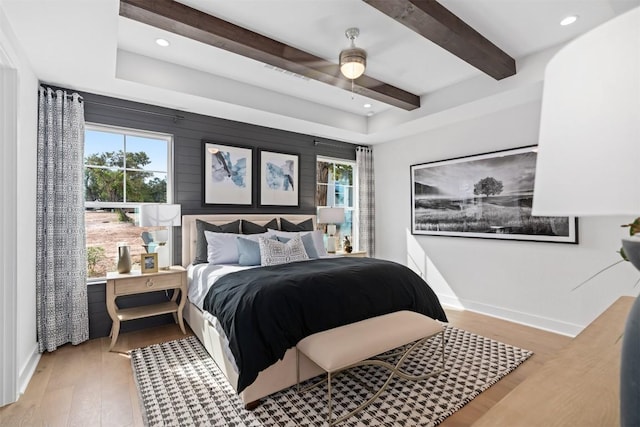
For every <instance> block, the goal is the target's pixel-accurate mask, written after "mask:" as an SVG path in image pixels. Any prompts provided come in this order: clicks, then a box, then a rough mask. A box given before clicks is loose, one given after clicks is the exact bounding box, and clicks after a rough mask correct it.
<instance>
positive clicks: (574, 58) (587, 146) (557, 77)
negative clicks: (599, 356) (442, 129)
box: [532, 8, 640, 426]
mask: <svg viewBox="0 0 640 427" xmlns="http://www.w3.org/2000/svg"><path fill="white" fill-rule="evenodd" d="M532 213H533V214H534V215H550V216H562V215H570V216H595V215H630V216H631V218H636V217H638V215H640V8H636V9H633V10H631V11H629V12H627V13H625V14H623V15H620V16H618V17H616V18H614V19H612V20H610V21H609V22H606V23H604V24H603V25H601V26H599V27H597V28H595V29H594V30H592V31H590V32H588V33H586V34H584V35H583V36H581V37H579V38H577V39H575V40H574V41H572V42H570V43H569V44H568V45H567V46H565V47H564V48H562V49H561V50H560V51H559V52H558V53H557V54H556V56H555V57H553V59H551V61H550V62H549V64H548V65H547V69H546V72H545V79H544V92H543V97H542V115H541V119H540V141H539V146H538V160H537V165H536V177H535V187H534V194H533V212H532ZM630 222H631V221H630ZM623 246H624V251H625V253H626V255H627V257H628V258H629V260H630V261H632V262H633V264H634V266H636V268H638V269H639V270H640V238H638V237H635V236H634V237H629V238H625V239H624V240H623ZM620 386H621V388H620V421H621V423H620V424H621V425H623V426H627V425H628V426H632V425H640V411H638V408H640V299H636V302H635V303H634V305H633V307H632V309H631V313H630V314H629V317H628V319H627V324H626V329H625V333H624V336H623V346H622V363H621V374H620Z"/></svg>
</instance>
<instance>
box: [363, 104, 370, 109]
mask: <svg viewBox="0 0 640 427" xmlns="http://www.w3.org/2000/svg"><path fill="white" fill-rule="evenodd" d="M363 107H364V108H371V104H364V105H363Z"/></svg>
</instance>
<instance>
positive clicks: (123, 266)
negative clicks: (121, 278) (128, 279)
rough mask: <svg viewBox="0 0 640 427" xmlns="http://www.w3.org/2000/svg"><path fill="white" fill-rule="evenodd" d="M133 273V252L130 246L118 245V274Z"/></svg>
mask: <svg viewBox="0 0 640 427" xmlns="http://www.w3.org/2000/svg"><path fill="white" fill-rule="evenodd" d="M130 271H131V252H130V250H129V245H127V244H126V243H118V273H120V274H125V273H129V272H130Z"/></svg>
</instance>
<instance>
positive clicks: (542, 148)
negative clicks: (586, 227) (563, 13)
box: [533, 8, 640, 217]
mask: <svg viewBox="0 0 640 427" xmlns="http://www.w3.org/2000/svg"><path fill="white" fill-rule="evenodd" d="M639 172H640V8H636V9H634V10H631V11H629V12H627V13H625V14H623V15H620V16H618V17H616V18H614V19H612V20H610V21H608V22H606V23H604V24H603V25H601V26H599V27H597V28H596V29H594V30H592V31H590V32H588V33H586V34H584V35H583V36H581V37H579V38H577V39H576V40H574V41H573V42H571V43H569V44H568V45H567V46H566V47H564V48H563V49H562V50H560V51H559V52H558V53H557V54H556V56H554V57H553V58H552V59H551V61H550V62H549V64H548V65H547V68H546V71H545V80H544V91H543V97H542V113H541V118H540V137H539V145H538V159H537V165H536V177H535V187H534V197H533V214H534V215H546V216H563V215H570V216H591V215H633V216H634V217H636V216H637V215H638V213H639V212H640V173H639Z"/></svg>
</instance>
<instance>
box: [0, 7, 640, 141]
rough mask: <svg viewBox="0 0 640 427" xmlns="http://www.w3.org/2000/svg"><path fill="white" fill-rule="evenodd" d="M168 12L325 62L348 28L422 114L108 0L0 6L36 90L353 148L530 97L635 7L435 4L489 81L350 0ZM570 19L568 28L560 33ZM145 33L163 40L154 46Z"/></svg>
mask: <svg viewBox="0 0 640 427" xmlns="http://www.w3.org/2000/svg"><path fill="white" fill-rule="evenodd" d="M181 3H184V4H186V5H188V6H191V7H193V8H196V9H199V10H201V11H204V12H206V13H209V14H212V15H215V16H217V17H219V18H222V19H224V20H227V21H229V22H232V23H234V24H236V25H239V26H242V27H245V28H248V29H250V30H252V31H255V32H257V33H260V34H262V35H265V36H267V37H270V38H272V39H275V40H278V41H280V42H283V43H286V44H289V45H291V46H294V47H296V48H298V49H301V50H304V51H307V52H309V53H312V54H314V55H316V56H319V57H322V58H325V59H327V60H329V61H333V62H337V57H338V54H339V52H340V50H341V49H343V48H345V47H347V46H348V40H347V39H346V38H345V36H344V31H345V29H347V28H349V27H354V26H355V27H358V28H360V37H359V38H358V40H357V41H356V45H357V46H358V47H361V48H364V49H365V50H366V51H367V54H368V61H367V70H366V74H367V75H369V76H371V77H373V78H376V79H378V80H381V81H384V82H386V83H389V84H392V85H395V86H397V87H399V88H401V89H404V90H406V91H409V92H412V93H414V94H416V95H419V96H420V97H421V105H422V106H421V108H420V109H418V110H415V111H412V112H407V111H404V110H400V109H398V108H396V107H392V106H388V105H385V104H382V103H380V102H377V101H372V100H370V99H366V98H364V97H361V96H359V95H356V96H353V95H352V94H351V93H349V92H347V91H344V90H342V89H339V88H336V87H333V86H330V85H327V84H324V83H321V82H317V81H314V80H309V79H306V78H300V77H299V76H294V75H291V74H290V73H283V72H281V71H277V70H274V69H273V67H267V66H265V64H263V63H260V62H257V61H254V60H251V59H247V58H244V57H240V56H237V55H234V54H232V53H229V52H226V51H224V50H220V49H218V48H214V47H212V46H209V45H206V44H203V43H199V42H196V41H193V40H189V39H187V38H185V37H182V36H178V35H175V34H172V33H169V32H166V31H163V30H159V29H156V28H153V27H150V26H148V25H145V24H141V23H139V22H136V21H132V20H130V19H127V18H122V17H119V16H118V9H119V2H118V0H0V5H1V6H2V9H3V10H4V12H5V14H6V16H7V18H8V21H9V22H10V24H11V27H12V29H13V32H14V33H15V35H16V37H17V39H18V40H19V42H20V44H21V45H22V48H23V49H24V51H25V52H26V55H27V57H28V60H29V61H30V63H31V65H32V67H33V69H34V71H35V73H36V75H37V76H38V77H39V78H40V79H41V80H42V81H44V82H47V83H50V84H56V85H59V86H63V87H68V88H71V89H76V90H81V91H88V92H93V93H98V94H103V95H110V96H116V97H119V98H125V99H131V100H135V101H141V102H146V103H152V104H156V105H161V106H166V107H170V108H176V109H181V110H186V111H193V112H197V113H201V114H208V115H213V116H217V117H224V118H228V119H232V120H239V121H245V122H250V123H256V124H260V125H264V126H270V127H276V128H284V129H288V130H293V131H297V132H303V133H309V134H314V135H317V136H324V137H330V138H336V139H342V140H345V141H352V142H359V143H375V142H380V141H385V140H392V139H396V138H398V137H401V136H406V135H410V134H415V133H417V132H420V131H422V130H424V129H426V128H428V127H429V126H434V125H435V124H437V123H442V122H443V120H447V119H446V114H443V113H444V112H446V111H447V110H451V109H453V108H462V107H464V108H466V114H473V109H474V108H475V109H476V110H477V109H478V108H482V107H481V106H480V105H479V104H478V101H479V100H481V99H485V100H487V99H491V103H492V104H493V105H494V107H487V108H489V109H491V108H499V106H503V107H504V106H508V105H509V103H510V102H514V103H517V102H523V99H527V98H528V97H533V98H535V97H536V96H539V87H540V85H539V81H540V80H541V78H542V71H543V69H544V64H546V61H547V60H548V59H549V57H550V55H551V54H552V53H553V52H554V51H555V49H556V48H557V46H559V45H561V44H563V43H565V42H567V41H569V40H571V39H572V38H574V37H576V36H577V35H579V34H582V33H584V32H585V31H587V30H589V29H591V28H593V27H595V26H597V25H598V24H600V23H602V22H605V21H607V20H609V19H611V18H612V17H614V16H616V15H618V14H620V13H622V12H625V11H627V10H629V9H631V8H633V7H635V6H638V5H640V0H441V3H442V4H443V5H444V6H445V7H446V8H448V9H449V10H451V11H452V12H453V13H455V14H456V15H458V16H459V17H460V18H461V19H462V20H464V21H465V22H466V23H467V24H469V25H471V26H472V27H473V28H475V29H476V30H477V31H479V32H480V33H481V34H483V35H484V36H485V37H486V38H488V39H489V40H490V41H492V42H493V43H494V44H496V45H497V46H498V47H500V48H501V49H502V50H504V51H505V52H506V53H507V54H509V55H511V56H512V57H513V58H515V59H516V61H517V69H518V73H517V74H516V76H513V77H510V78H507V79H504V80H502V81H500V82H496V81H495V80H493V79H491V78H490V77H488V76H486V75H484V74H483V73H482V72H480V71H478V70H477V69H475V68H474V67H472V66H471V65H469V64H467V63H466V62H464V61H462V60H460V59H458V58H457V57H455V56H453V55H452V54H450V53H448V52H446V51H444V50H443V49H441V48H440V47H438V46H436V45H434V44H433V43H432V42H430V41H428V40H426V39H424V38H423V37H421V36H420V35H418V34H416V33H414V32H413V31H411V30H410V29H408V28H406V27H404V26H403V25H401V24H399V23H397V22H395V21H394V20H393V19H391V18H389V17H387V16H386V15H384V14H382V13H381V12H379V11H378V10H376V9H374V8H372V7H371V6H369V5H367V4H366V3H364V2H363V1H361V0H181ZM571 14H576V15H579V17H580V18H579V20H578V21H577V22H576V23H575V24H573V25H571V26H567V27H562V26H560V25H559V21H560V20H561V19H562V18H564V17H565V16H567V15H571ZM639 24H640V23H639ZM159 37H162V38H165V39H167V40H169V41H170V43H171V45H170V46H169V47H168V48H161V47H159V46H157V45H156V44H155V42H154V41H155V39H157V38H159ZM534 84H538V85H537V86H536V90H535V91H534V90H532V89H531V87H529V86H531V85H534ZM514 90H518V91H521V94H520V95H519V96H517V97H516V96H514V95H513V91H514ZM522 91H524V92H522ZM534 92H535V93H534ZM522 93H525V94H524V95H523V94H522ZM509 94H511V98H512V99H511V100H509V98H508V96H509ZM497 95H501V96H497ZM365 103H371V104H373V107H372V108H371V109H366V108H364V107H363V104H365ZM465 106H466V107H465ZM470 106H471V107H470ZM485 107H486V106H485ZM370 112H373V115H371V116H368V113H370Z"/></svg>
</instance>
